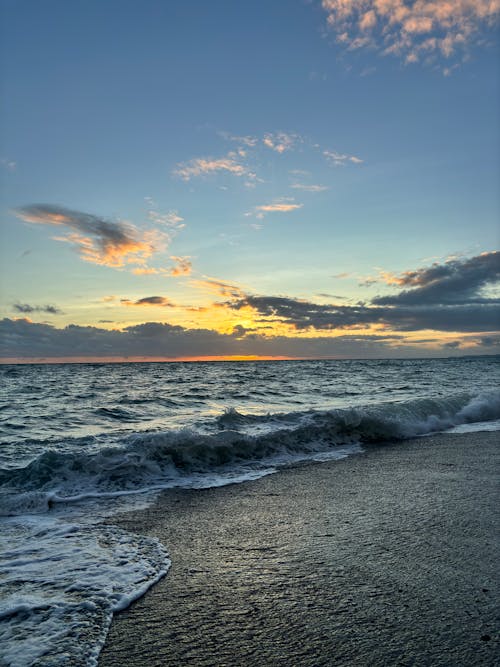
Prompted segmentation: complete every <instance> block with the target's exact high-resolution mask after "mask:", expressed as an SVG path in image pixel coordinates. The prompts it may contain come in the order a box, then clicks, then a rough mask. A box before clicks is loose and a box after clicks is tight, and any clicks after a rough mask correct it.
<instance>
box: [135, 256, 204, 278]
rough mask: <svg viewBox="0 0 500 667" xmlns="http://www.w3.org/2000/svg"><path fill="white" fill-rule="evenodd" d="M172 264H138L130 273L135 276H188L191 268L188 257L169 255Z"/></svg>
mask: <svg viewBox="0 0 500 667" xmlns="http://www.w3.org/2000/svg"><path fill="white" fill-rule="evenodd" d="M170 259H171V260H173V262H174V265H173V266H171V267H167V268H165V267H159V268H158V267H153V266H138V267H136V268H134V269H132V273H133V274H134V275H136V276H173V277H175V278H177V277H179V276H189V275H190V273H191V271H192V270H193V266H192V263H191V258H190V257H177V256H176V255H171V256H170Z"/></svg>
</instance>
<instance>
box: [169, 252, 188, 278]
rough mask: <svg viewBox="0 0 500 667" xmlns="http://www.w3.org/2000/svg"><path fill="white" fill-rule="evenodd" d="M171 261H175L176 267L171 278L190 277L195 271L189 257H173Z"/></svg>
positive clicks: (172, 270)
mask: <svg viewBox="0 0 500 667" xmlns="http://www.w3.org/2000/svg"><path fill="white" fill-rule="evenodd" d="M170 259H172V260H174V262H175V265H174V266H173V267H172V268H171V269H170V275H171V276H189V275H190V273H191V271H192V270H193V265H192V263H191V259H190V258H189V257H177V256H175V255H171V257H170Z"/></svg>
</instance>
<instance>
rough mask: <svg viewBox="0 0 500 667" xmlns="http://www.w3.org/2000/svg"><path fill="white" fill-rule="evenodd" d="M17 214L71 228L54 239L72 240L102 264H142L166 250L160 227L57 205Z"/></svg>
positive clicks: (90, 258)
mask: <svg viewBox="0 0 500 667" xmlns="http://www.w3.org/2000/svg"><path fill="white" fill-rule="evenodd" d="M16 214H17V216H18V217H19V218H22V219H23V220H26V221H27V222H31V223H35V224H45V225H54V226H58V227H66V228H68V229H69V230H71V231H70V232H69V233H68V234H66V235H64V236H57V237H55V239H56V240H57V241H64V242H66V243H71V244H72V245H73V246H74V247H75V248H76V249H77V250H78V252H79V254H80V257H81V258H82V259H83V260H84V261H86V262H91V263H92V264H99V265H101V266H109V267H113V268H120V267H123V266H125V265H126V264H143V263H144V262H145V261H146V260H147V259H149V258H150V257H151V256H152V255H154V254H155V253H156V252H159V251H160V250H163V249H164V248H165V245H166V243H167V241H168V236H166V235H165V234H163V233H162V232H160V231H159V230H154V229H153V230H147V231H141V230H139V229H137V227H135V226H134V225H132V224H131V223H128V222H122V221H118V222H112V221H110V220H105V219H104V218H100V217H98V216H96V215H92V214H90V213H82V212H81V211H72V210H70V209H66V208H63V207H61V206H57V205H50V204H34V205H31V206H24V207H22V208H19V209H17V210H16Z"/></svg>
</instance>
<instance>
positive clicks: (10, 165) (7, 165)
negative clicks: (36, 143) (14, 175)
mask: <svg viewBox="0 0 500 667" xmlns="http://www.w3.org/2000/svg"><path fill="white" fill-rule="evenodd" d="M0 165H1V166H2V167H3V168H4V169H7V171H15V170H16V169H17V162H14V160H9V159H7V158H1V159H0Z"/></svg>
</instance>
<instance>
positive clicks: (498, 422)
mask: <svg viewBox="0 0 500 667" xmlns="http://www.w3.org/2000/svg"><path fill="white" fill-rule="evenodd" d="M478 431H500V419H495V420H493V421H489V422H476V423H472V424H459V425H458V426H454V427H453V428H450V429H449V430H448V431H446V432H447V433H477V432H478Z"/></svg>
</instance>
